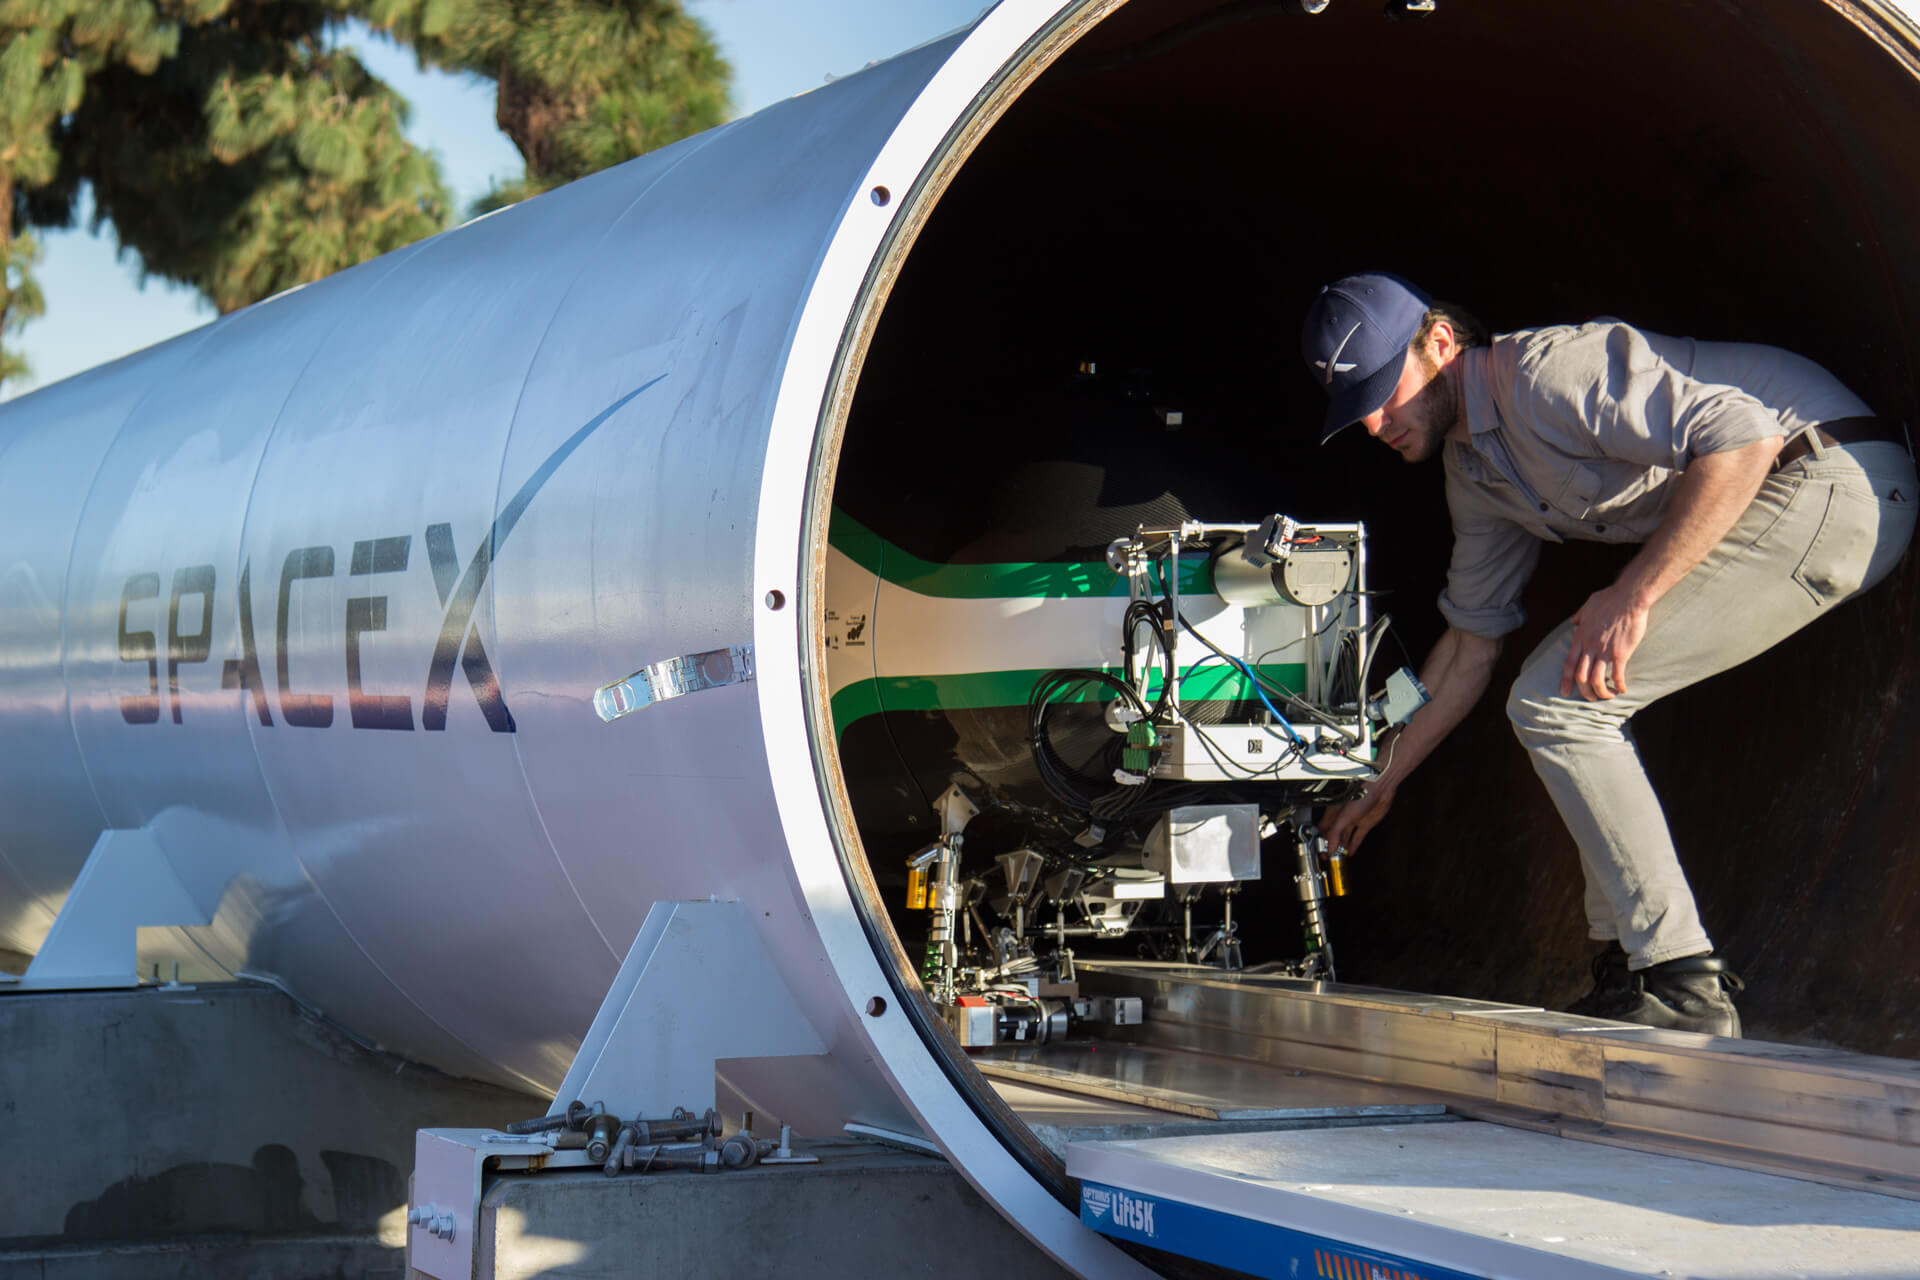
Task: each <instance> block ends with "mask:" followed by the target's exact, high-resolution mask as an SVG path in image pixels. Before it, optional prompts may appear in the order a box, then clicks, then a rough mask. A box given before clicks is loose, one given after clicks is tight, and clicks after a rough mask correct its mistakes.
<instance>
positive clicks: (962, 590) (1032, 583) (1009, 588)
mask: <svg viewBox="0 0 1920 1280" xmlns="http://www.w3.org/2000/svg"><path fill="white" fill-rule="evenodd" d="M827 543H828V545H829V546H831V547H832V548H833V549H834V550H835V551H838V552H839V553H840V554H841V555H843V556H845V557H847V559H849V560H851V561H853V562H854V563H855V564H857V565H859V566H860V567H861V568H863V569H865V570H866V571H867V572H868V573H871V574H872V575H874V576H875V577H876V578H879V579H881V580H882V581H883V582H891V583H893V584H894V585H895V586H897V587H905V588H906V589H907V590H909V591H914V592H917V593H919V594H920V595H923V596H940V597H944V598H947V599H960V600H994V599H1035V598H1040V599H1069V600H1071V599H1085V598H1100V597H1107V596H1117V597H1125V596H1126V594H1127V580H1126V578H1125V577H1123V576H1122V575H1120V574H1117V573H1115V572H1114V571H1113V570H1112V569H1110V568H1108V567H1107V563H1106V561H1105V560H1074V561H1065V562H1060V561H1055V562H1048V561H1011V562H1003V563H993V564H935V563H934V562H933V561H931V560H923V559H921V558H920V557H919V556H916V555H914V554H913V553H912V552H911V551H908V550H906V549H905V548H903V547H899V546H896V545H894V544H893V543H891V542H889V541H887V540H886V539H885V538H883V537H881V536H880V535H879V534H877V533H875V532H874V531H873V530H871V529H869V528H867V527H866V526H865V525H863V524H861V523H860V522H859V521H858V520H855V519H854V518H853V517H852V516H850V515H847V514H846V513H845V512H843V511H841V510H840V509H839V508H838V507H836V508H834V512H833V517H832V519H831V521H830V522H829V523H828V525H827ZM1155 589H1156V590H1158V585H1157V584H1156V586H1155ZM1212 590H1213V561H1212V560H1211V558H1209V557H1208V556H1206V555H1205V554H1203V553H1200V552H1191V553H1188V554H1185V555H1182V556H1181V557H1180V593H1181V594H1182V595H1205V594H1207V593H1209V592H1211V591H1212Z"/></svg>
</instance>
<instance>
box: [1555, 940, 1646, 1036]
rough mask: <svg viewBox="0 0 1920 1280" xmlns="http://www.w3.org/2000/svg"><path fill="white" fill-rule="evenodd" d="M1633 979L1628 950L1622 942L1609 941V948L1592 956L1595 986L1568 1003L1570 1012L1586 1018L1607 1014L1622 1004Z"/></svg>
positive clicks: (1629, 990)
mask: <svg viewBox="0 0 1920 1280" xmlns="http://www.w3.org/2000/svg"><path fill="white" fill-rule="evenodd" d="M1632 986H1633V983H1632V980H1631V978H1630V977H1629V975H1628V972H1627V953H1626V952H1625V951H1624V950H1622V949H1621V946H1620V944H1619V943H1618V942H1617V941H1616V942H1609V943H1608V944H1607V949H1606V950H1605V951H1602V952H1601V953H1600V954H1599V955H1597V956H1595V957H1594V958H1593V990H1591V991H1589V992H1587V994H1585V995H1584V996H1581V997H1580V998H1579V999H1578V1000H1575V1001H1574V1002H1573V1003H1572V1004H1570V1005H1568V1006H1567V1012H1568V1013H1573V1014H1578V1015H1579V1016H1580V1017H1583V1018H1608V1017H1612V1016H1614V1015H1612V1014H1609V1013H1607V1012H1606V1010H1608V1009H1613V1008H1619V1007H1622V1004H1621V1001H1622V998H1623V997H1624V996H1626V995H1628V994H1629V993H1630V992H1631V989H1632Z"/></svg>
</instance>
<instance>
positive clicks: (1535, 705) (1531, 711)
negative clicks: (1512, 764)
mask: <svg viewBox="0 0 1920 1280" xmlns="http://www.w3.org/2000/svg"><path fill="white" fill-rule="evenodd" d="M1546 715H1547V706H1546V699H1544V698H1542V697H1541V696H1540V694H1539V693H1538V691H1536V690H1535V689H1534V688H1533V687H1532V686H1531V685H1530V684H1529V683H1528V680H1527V677H1526V674H1525V673H1524V672H1523V673H1522V674H1521V676H1520V678H1519V679H1518V680H1515V681H1514V682H1513V687H1512V688H1511V689H1509V690H1507V723H1508V724H1510V725H1512V726H1513V732H1514V735H1515V736H1516V737H1518V738H1519V739H1520V741H1521V742H1522V743H1525V742H1526V741H1527V735H1528V734H1529V733H1530V732H1535V731H1538V730H1539V728H1540V727H1541V725H1542V724H1544V723H1545V719H1546Z"/></svg>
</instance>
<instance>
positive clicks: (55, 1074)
mask: <svg viewBox="0 0 1920 1280" xmlns="http://www.w3.org/2000/svg"><path fill="white" fill-rule="evenodd" d="M0 1045H5V1046H6V1048H5V1051H4V1053H0V1152H5V1153H6V1157H7V1167H8V1173H9V1176H8V1177H7V1178H6V1181H5V1187H6V1194H5V1195H4V1196H0V1280H12V1278H13V1277H15V1276H32V1277H35V1278H36V1280H38V1278H39V1277H42V1276H45V1277H56V1276H57V1277H60V1278H61V1280H68V1278H73V1280H121V1278H122V1277H140V1278H141V1280H148V1278H152V1280H167V1278H170V1277H173V1276H186V1275H242V1276H255V1275H257V1276H262V1277H276V1276H287V1277H294V1276H299V1277H307V1276H315V1277H319V1276H332V1275H335V1274H339V1275H342V1276H351V1277H356V1278H357V1277H360V1276H362V1275H363V1274H364V1275H370V1276H378V1275H380V1274H382V1273H383V1272H384V1271H386V1270H387V1269H389V1268H391V1271H392V1274H394V1275H396V1276H397V1275H399V1274H400V1271H401V1268H402V1261H401V1258H400V1255H399V1248H400V1246H401V1244H402V1243H403V1241H404V1238H405V1234H406V1232H405V1217H406V1194H407V1173H408V1171H409V1170H410V1169H411V1168H412V1167H413V1134H414V1130H415V1129H417V1128H421V1127H423V1126H432V1125H477V1126H499V1125H503V1124H506V1123H509V1122H511V1121H513V1120H517V1119H523V1118H525V1117H527V1116H532V1115H538V1114H540V1113H541V1112H542V1111H544V1110H545V1109H546V1100H545V1099H544V1098H532V1097H528V1096H526V1095H523V1094H517V1093H511V1092H508V1091H507V1090H504V1089H498V1088H494V1087H493V1086H490V1085H482V1084H476V1083H474V1082H472V1081H466V1080H456V1079H453V1078H451V1077H449V1076H444V1075H441V1074H440V1073H438V1072H435V1071H431V1070H428V1069H426V1068H423V1067H418V1066H415V1065H413V1064H410V1063H407V1062H405V1061H403V1060H401V1059H399V1058H395V1057H393V1056H392V1055H390V1054H385V1053H382V1052H380V1051H378V1050H376V1049H371V1048H368V1047H366V1046H364V1045H362V1044H359V1043H357V1042H355V1041H354V1040H352V1039H350V1038H348V1037H347V1036H345V1035H344V1034H342V1033H341V1032H340V1031H339V1030H337V1029H336V1028H334V1027H332V1026H330V1025H329V1024H327V1023H326V1022H324V1021H322V1020H320V1019H318V1018H315V1017H313V1016H311V1015H309V1014H307V1013H306V1012H304V1011H303V1010H301V1008H300V1007H299V1006H298V1005H296V1004H294V1003H293V1001H291V1000H289V999H288V998H287V997H286V996H284V995H282V994H281V993H280V992H278V991H276V990H274V989H273V988H271V987H266V986H259V985H255V984H223V985H219V986H203V987H197V988H195V987H186V988H173V989H168V988H165V987H145V988H139V989H134V990H124V991H107V992H62V993H26V992H12V993H4V992H3V991H0ZM316 1242H319V1243H316ZM302 1258H304V1259H305V1261H304V1262H302V1261H301V1259H302Z"/></svg>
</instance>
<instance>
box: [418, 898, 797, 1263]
mask: <svg viewBox="0 0 1920 1280" xmlns="http://www.w3.org/2000/svg"><path fill="white" fill-rule="evenodd" d="M716 992H717V993H724V1004H719V1003H716V996H715V995H714V993H716ZM826 1051H827V1046H826V1044H825V1042H824V1041H822V1040H821V1038H820V1036H819V1033H818V1032H816V1031H815V1030H814V1029H813V1025H812V1024H811V1023H810V1022H808V1021H807V1020H806V1018H805V1017H803V1016H802V1015H801V1014H800V1012H799V1011H798V1008H797V1007H796V1005H795V1003H794V999H793V994H792V992H791V991H790V990H789V988H788V987H787V983H786V979H785V978H784V977H783V976H782V975H781V972H780V970H779V968H778V967H777V966H776V965H775V964H774V963H773V959H772V957H771V956H769V955H768V954H767V950H766V947H765V945H764V944H762V943H761V941H760V935H759V934H758V933H757V932H756V931H755V930H754V927H753V923H752V920H751V919H750V918H749V917H748V915H747V913H746V912H745V911H743V910H742V909H741V907H740V904H739V903H737V902H656V903H654V904H653V907H652V909H651V910H649V911H648V912H647V918H646V920H645V921H644V922H643V923H642V924H641V926H640V932H639V934H638V935H637V936H636V937H635V938H634V940H633V946H632V947H630V948H629V949H628V950H627V958H626V960H625V962H623V963H622V964H621V966H620V972H619V974H618V975H616V976H615V978H614V980H613V986H612V988H611V989H610V990H609V991H608V992H607V996H606V999H605V1000H603V1001H602V1002H601V1005H600V1012H599V1013H598V1014H596V1015H595V1016H594V1019H593V1026H592V1027H590V1028H589V1029H588V1030H587V1037H586V1039H585V1040H584V1041H583V1042H582V1043H581V1045H580V1049H579V1052H577V1053H576V1054H575V1055H574V1059H573V1065H572V1066H571V1067H569V1068H568V1069H567V1075H566V1079H565V1080H563V1081H562V1082H561V1084H560V1091H559V1093H558V1094H557V1095H556V1096H555V1098H554V1103H553V1106H552V1107H551V1108H550V1109H549V1111H548V1115H549V1116H563V1115H565V1114H566V1111H567V1104H568V1103H569V1102H572V1101H574V1100H576V1099H585V1100H589V1101H591V1102H595V1103H599V1104H601V1106H602V1109H603V1110H605V1111H607V1112H608V1113H610V1114H613V1115H616V1116H644V1115H666V1114H668V1113H670V1112H671V1111H672V1110H673V1109H674V1108H675V1107H676V1106H678V1107H682V1108H685V1109H687V1110H689V1111H691V1112H692V1113H693V1114H695V1115H698V1114H699V1113H700V1112H701V1111H702V1110H703V1109H705V1108H710V1107H712V1106H713V1105H714V1100H715V1090H714V1066H715V1064H716V1063H718V1062H719V1061H720V1060H722V1059H726V1058H781V1057H796V1056H806V1055H813V1054H821V1053H825V1052H826ZM782 1137H783V1144H782V1150H781V1152H779V1153H778V1154H779V1155H781V1156H784V1157H786V1158H785V1159H784V1160H779V1161H778V1162H779V1163H799V1162H800V1161H801V1160H802V1159H803V1157H796V1156H794V1155H793V1154H792V1151H791V1149H790V1148H788V1147H786V1146H785V1143H784V1137H785V1135H784V1134H783V1135H782ZM589 1164H591V1165H593V1166H594V1167H599V1165H600V1161H598V1160H589V1159H588V1158H587V1155H586V1153H585V1152H582V1151H574V1150H556V1149H555V1142H554V1140H553V1139H552V1138H551V1137H550V1136H546V1135H541V1134H528V1135H524V1136H522V1135H513V1134H506V1133H500V1132H496V1131H494V1130H489V1129H422V1130H420V1131H419V1132H418V1133H417V1134H416V1135H415V1137H414V1166H413V1191H412V1196H411V1205H410V1209H409V1213H408V1223H409V1226H408V1234H407V1243H408V1249H409V1252H410V1258H411V1265H412V1266H413V1267H414V1269H415V1270H417V1271H420V1272H422V1273H424V1274H426V1275H429V1276H433V1277H436V1280H471V1277H472V1275H473V1267H474V1259H475V1256H476V1253H475V1250H476V1247H477V1243H478V1227H479V1220H480V1197H481V1194H482V1191H483V1187H482V1178H483V1175H484V1174H485V1173H486V1172H487V1171H488V1170H489V1169H497V1170H534V1169H555V1168H585V1167H587V1166H588V1165H589Z"/></svg>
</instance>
